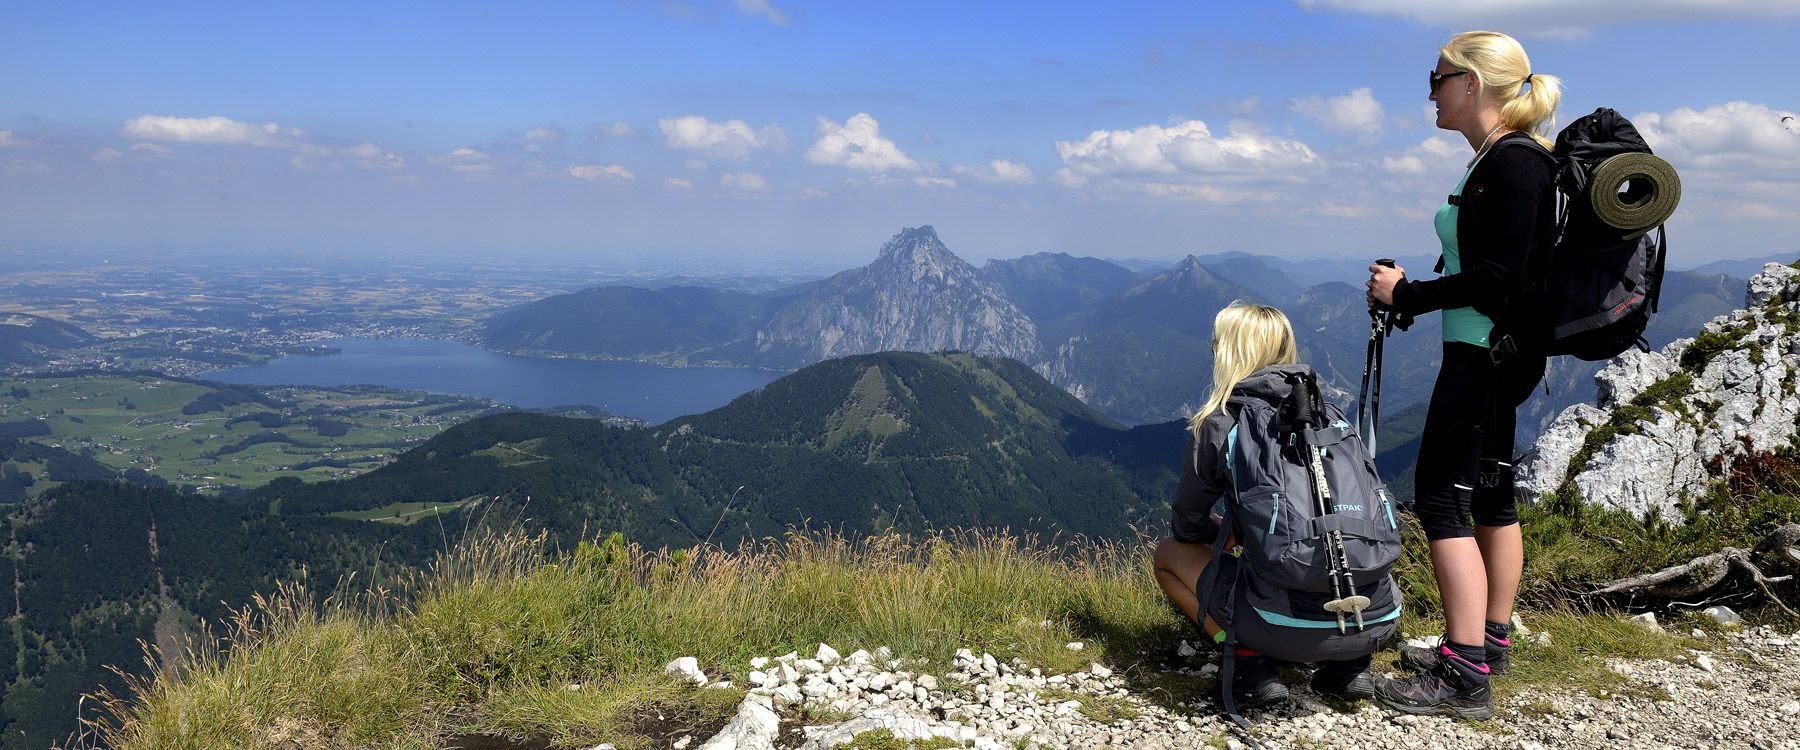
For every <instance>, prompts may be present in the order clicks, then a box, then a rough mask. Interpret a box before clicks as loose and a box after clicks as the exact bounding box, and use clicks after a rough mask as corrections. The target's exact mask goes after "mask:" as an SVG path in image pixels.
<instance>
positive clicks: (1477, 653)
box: [1441, 641, 1488, 688]
mask: <svg viewBox="0 0 1800 750" xmlns="http://www.w3.org/2000/svg"><path fill="white" fill-rule="evenodd" d="M1441 653H1443V654H1444V655H1445V656H1449V657H1454V658H1453V659H1451V660H1450V663H1449V664H1448V666H1450V667H1451V668H1450V669H1447V670H1445V673H1446V675H1447V676H1454V677H1455V678H1456V679H1457V680H1458V681H1459V682H1460V683H1461V685H1460V687H1463V688H1475V687H1479V686H1482V685H1486V684H1487V681H1488V665H1487V644H1485V643H1479V644H1476V645H1473V646H1471V645H1469V644H1466V643H1457V642H1455V641H1445V642H1444V651H1443V652H1441ZM1457 661H1460V662H1462V663H1461V664H1457V663H1456V662H1457Z"/></svg>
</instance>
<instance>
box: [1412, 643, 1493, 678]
mask: <svg viewBox="0 0 1800 750" xmlns="http://www.w3.org/2000/svg"><path fill="white" fill-rule="evenodd" d="M1448 640H1450V639H1448V638H1441V639H1439V640H1438V644H1439V645H1438V646H1429V647H1427V646H1401V647H1400V668H1401V669H1405V670H1409V671H1413V672H1420V673H1424V672H1430V671H1432V670H1434V669H1437V668H1438V648H1439V646H1441V645H1442V644H1443V643H1444V642H1446V641H1448ZM1482 642H1483V645H1485V646H1486V647H1487V665H1488V673H1489V674H1506V673H1507V672H1511V671H1512V639H1510V638H1495V637H1494V636H1493V634H1492V633H1488V634H1485V635H1484V636H1483V637H1482Z"/></svg>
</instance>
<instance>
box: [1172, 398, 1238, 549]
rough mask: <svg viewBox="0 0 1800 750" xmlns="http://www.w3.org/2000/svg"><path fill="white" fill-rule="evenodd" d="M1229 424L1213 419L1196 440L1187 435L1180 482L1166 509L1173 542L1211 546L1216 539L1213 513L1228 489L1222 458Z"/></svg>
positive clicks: (1223, 458)
mask: <svg viewBox="0 0 1800 750" xmlns="http://www.w3.org/2000/svg"><path fill="white" fill-rule="evenodd" d="M1230 423H1231V420H1230V419H1229V418H1227V417H1223V416H1219V415H1214V416H1213V417H1211V418H1209V419H1207V420H1206V421H1205V422H1204V423H1202V425H1201V429H1200V435H1199V436H1198V437H1197V438H1196V437H1195V436H1194V434H1193V432H1192V431H1191V430H1190V431H1189V432H1188V443H1187V450H1185V451H1182V454H1181V471H1180V476H1181V482H1180V484H1179V485H1177V486H1176V488H1175V499H1174V501H1172V502H1171V503H1170V508H1169V510H1170V517H1169V536H1172V537H1174V538H1175V541H1178V542H1187V543H1189V544H1196V543H1201V544H1211V543H1212V542H1213V541H1214V540H1215V539H1217V538H1218V533H1219V523H1218V521H1217V520H1216V519H1214V518H1213V515H1212V510H1213V505H1214V504H1216V503H1218V501H1219V499H1220V498H1222V497H1224V496H1225V492H1226V491H1227V490H1228V489H1229V488H1230V485H1229V482H1230V480H1229V478H1228V477H1226V476H1225V455H1224V454H1225V435H1226V433H1227V432H1229V431H1230Z"/></svg>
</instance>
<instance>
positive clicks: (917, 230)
mask: <svg viewBox="0 0 1800 750" xmlns="http://www.w3.org/2000/svg"><path fill="white" fill-rule="evenodd" d="M949 252H950V251H949V249H947V248H945V247H944V243H943V241H942V240H939V239H938V236H937V230H936V229H933V228H932V227H931V225H930V224H925V225H922V226H918V227H906V228H904V229H901V230H900V232H899V233H898V234H895V235H894V236H893V238H891V239H889V240H888V241H887V244H884V245H882V246H881V257H882V258H889V257H894V256H900V257H915V256H919V255H936V254H938V253H944V254H949Z"/></svg>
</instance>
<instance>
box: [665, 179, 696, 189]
mask: <svg viewBox="0 0 1800 750" xmlns="http://www.w3.org/2000/svg"><path fill="white" fill-rule="evenodd" d="M663 187H665V188H668V189H670V190H693V189H694V183H692V182H688V181H687V180H684V179H681V178H680V177H670V178H669V179H666V180H663Z"/></svg>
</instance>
